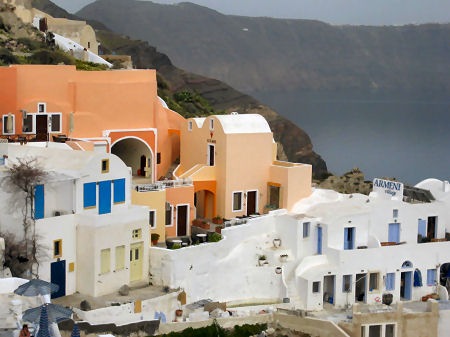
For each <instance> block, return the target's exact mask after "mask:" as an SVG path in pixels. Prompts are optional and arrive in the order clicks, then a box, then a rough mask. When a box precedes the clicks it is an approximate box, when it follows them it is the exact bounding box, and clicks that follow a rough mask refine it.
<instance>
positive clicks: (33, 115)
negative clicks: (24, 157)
mask: <svg viewBox="0 0 450 337" xmlns="http://www.w3.org/2000/svg"><path fill="white" fill-rule="evenodd" d="M35 115H36V114H34V113H29V112H28V113H27V117H31V131H23V126H24V123H23V121H24V118H22V133H23V134H24V135H29V134H35V133H36V117H35Z"/></svg>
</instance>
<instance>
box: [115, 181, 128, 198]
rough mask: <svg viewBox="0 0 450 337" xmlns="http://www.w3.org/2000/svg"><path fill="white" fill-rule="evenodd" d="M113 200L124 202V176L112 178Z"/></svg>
mask: <svg viewBox="0 0 450 337" xmlns="http://www.w3.org/2000/svg"><path fill="white" fill-rule="evenodd" d="M114 202H115V203H116V202H125V178H123V179H116V180H114Z"/></svg>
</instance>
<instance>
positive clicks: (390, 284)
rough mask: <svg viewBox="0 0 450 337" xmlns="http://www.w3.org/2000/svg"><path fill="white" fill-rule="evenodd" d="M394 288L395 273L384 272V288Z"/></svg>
mask: <svg viewBox="0 0 450 337" xmlns="http://www.w3.org/2000/svg"><path fill="white" fill-rule="evenodd" d="M394 288H395V273H387V274H386V290H394Z"/></svg>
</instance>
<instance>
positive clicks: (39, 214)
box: [34, 185, 44, 219]
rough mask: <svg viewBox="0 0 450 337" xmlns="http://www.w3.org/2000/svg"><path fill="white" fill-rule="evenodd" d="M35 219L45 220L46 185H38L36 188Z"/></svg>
mask: <svg viewBox="0 0 450 337" xmlns="http://www.w3.org/2000/svg"><path fill="white" fill-rule="evenodd" d="M34 218H35V219H43V218H44V185H36V186H35V188H34Z"/></svg>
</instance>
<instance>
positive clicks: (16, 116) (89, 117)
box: [0, 65, 185, 181]
mask: <svg viewBox="0 0 450 337" xmlns="http://www.w3.org/2000/svg"><path fill="white" fill-rule="evenodd" d="M0 115H1V117H2V119H1V122H2V132H1V136H2V137H3V138H8V139H9V140H10V141H11V140H26V141H31V140H37V141H52V140H56V141H58V140H64V139H65V138H66V137H69V138H71V139H76V140H85V141H90V142H93V143H94V145H95V146H94V148H95V150H99V151H106V152H111V153H114V154H116V155H118V156H119V157H120V158H121V159H122V160H123V161H124V162H125V164H126V165H127V166H129V167H131V168H132V174H133V175H140V176H144V177H146V178H149V180H150V181H155V180H157V179H158V178H159V177H161V176H164V175H165V174H166V172H167V171H168V170H169V168H170V167H171V165H172V164H173V163H174V161H175V160H176V159H177V158H178V156H179V151H180V135H179V130H180V127H181V125H182V123H184V122H185V120H184V118H183V117H182V116H180V115H179V114H177V113H176V112H174V111H172V110H170V109H168V108H167V106H166V105H165V103H164V101H162V100H161V99H159V98H158V96H157V83H156V71H155V70H123V71H92V72H91V71H77V70H76V68H75V66H65V65H59V66H53V65H13V66H9V67H0Z"/></svg>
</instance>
